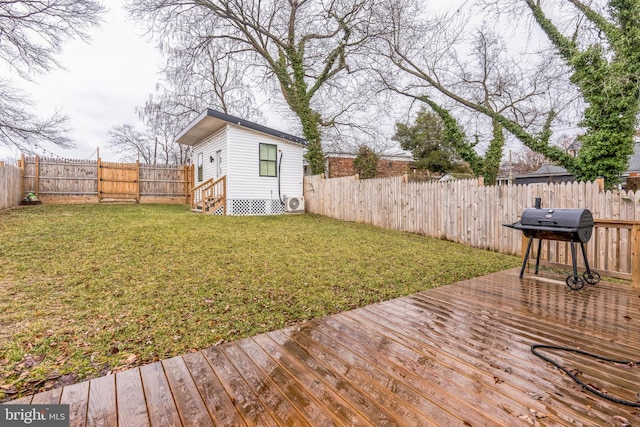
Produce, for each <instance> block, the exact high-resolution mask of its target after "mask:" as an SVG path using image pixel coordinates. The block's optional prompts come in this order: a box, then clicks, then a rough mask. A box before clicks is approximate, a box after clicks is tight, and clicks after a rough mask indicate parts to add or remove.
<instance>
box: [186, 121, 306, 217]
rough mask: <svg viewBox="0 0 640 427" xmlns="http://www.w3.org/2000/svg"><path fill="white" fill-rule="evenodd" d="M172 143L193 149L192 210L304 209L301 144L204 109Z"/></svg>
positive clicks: (271, 212)
mask: <svg viewBox="0 0 640 427" xmlns="http://www.w3.org/2000/svg"><path fill="white" fill-rule="evenodd" d="M176 142H178V143H180V144H185V145H189V146H191V147H193V164H194V181H193V182H194V189H193V191H192V209H194V210H197V211H201V212H203V213H212V214H218V215H224V214H228V215H275V214H282V213H284V212H295V211H303V210H304V199H303V197H302V179H303V174H304V169H303V154H304V150H305V148H306V146H307V141H306V140H305V139H303V138H298V137H296V136H293V135H289V134H287V133H284V132H280V131H278V130H275V129H272V128H269V127H266V126H262V125H259V124H257V123H253V122H250V121H247V120H243V119H240V118H237V117H233V116H230V115H228V114H224V113H221V112H219V111H215V110H211V109H207V110H206V111H204V112H203V113H202V114H200V115H199V116H198V117H197V118H196V119H195V120H194V121H192V122H191V123H190V124H189V125H188V126H187V127H186V128H185V129H184V130H182V132H180V133H179V134H178V136H177V137H176Z"/></svg>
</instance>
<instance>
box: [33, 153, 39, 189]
mask: <svg viewBox="0 0 640 427" xmlns="http://www.w3.org/2000/svg"><path fill="white" fill-rule="evenodd" d="M34 181H35V182H34V187H35V189H34V192H35V193H36V196H37V197H39V196H40V156H36V177H35V180H34Z"/></svg>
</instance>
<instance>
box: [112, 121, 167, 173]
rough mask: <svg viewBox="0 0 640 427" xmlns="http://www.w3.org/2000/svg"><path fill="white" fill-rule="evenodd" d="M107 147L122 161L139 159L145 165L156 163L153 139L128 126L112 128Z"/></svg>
mask: <svg viewBox="0 0 640 427" xmlns="http://www.w3.org/2000/svg"><path fill="white" fill-rule="evenodd" d="M109 138H110V139H109V143H108V147H109V148H111V149H112V150H113V151H114V152H116V153H118V154H120V156H121V159H122V160H123V161H130V162H131V161H136V160H138V159H140V160H141V161H142V162H143V163H145V164H154V163H156V161H155V160H156V159H155V154H154V150H155V146H154V140H153V138H150V137H149V136H148V135H147V134H146V133H145V132H141V131H139V130H137V129H136V128H135V127H133V126H132V125H130V124H124V125H119V126H114V127H113V128H112V129H111V130H110V131H109Z"/></svg>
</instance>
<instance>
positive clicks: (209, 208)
mask: <svg viewBox="0 0 640 427" xmlns="http://www.w3.org/2000/svg"><path fill="white" fill-rule="evenodd" d="M220 208H222V214H223V215H226V214H227V176H226V175H225V176H223V177H221V178H219V179H218V180H217V181H214V180H213V178H211V179H208V180H206V181H204V182H203V183H201V184H199V185H198V186H196V187H193V188H192V189H191V209H192V210H201V211H202V213H203V214H206V213H210V214H213V213H214V212H216V211H218V210H220Z"/></svg>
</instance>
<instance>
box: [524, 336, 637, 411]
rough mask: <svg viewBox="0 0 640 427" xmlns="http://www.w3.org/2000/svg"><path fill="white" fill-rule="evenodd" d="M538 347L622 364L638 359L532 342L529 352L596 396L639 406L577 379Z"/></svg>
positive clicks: (631, 363)
mask: <svg viewBox="0 0 640 427" xmlns="http://www.w3.org/2000/svg"><path fill="white" fill-rule="evenodd" d="M538 349H545V350H560V351H567V352H571V353H577V354H582V355H583V356H588V357H593V358H595V359H598V360H603V361H605V362H612V363H620V364H623V365H640V360H639V361H629V360H615V359H610V358H608V357H603V356H599V355H597V354H593V353H589V352H587V351H584V350H580V349H578V348H571V347H559V346H556V345H542V344H534V345H532V346H531V352H532V353H533V354H535V355H536V356H538V357H539V358H541V359H542V360H545V361H547V362H549V363H551V364H552V365H553V366H555V367H556V368H558V369H560V370H561V371H562V372H564V373H565V374H567V375H569V376H570V377H571V378H572V379H573V380H574V381H575V382H577V383H578V384H580V386H581V387H582V388H583V389H585V390H587V391H590V392H591V393H593V394H595V395H598V396H600V397H602V398H603V399H607V400H610V401H611V402H615V403H620V404H622V405H627V406H633V407H634V408H640V403H638V402H629V401H628V400H622V399H618V398H617V397H613V396H609V395H608V394H606V393H603V392H601V391H600V390H598V389H596V388H595V387H592V386H590V385H588V384H586V383H585V382H584V381H582V380H581V379H579V378H578V377H577V376H576V375H575V374H574V373H573V372H571V371H569V370H568V369H567V368H565V367H564V366H562V365H560V364H559V363H558V362H556V361H555V360H553V359H550V358H549V357H547V356H544V355H542V354H540V352H539V351H537V350H538Z"/></svg>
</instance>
